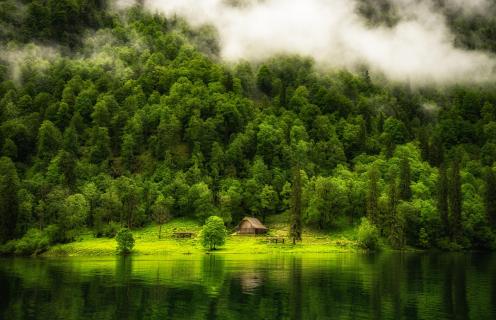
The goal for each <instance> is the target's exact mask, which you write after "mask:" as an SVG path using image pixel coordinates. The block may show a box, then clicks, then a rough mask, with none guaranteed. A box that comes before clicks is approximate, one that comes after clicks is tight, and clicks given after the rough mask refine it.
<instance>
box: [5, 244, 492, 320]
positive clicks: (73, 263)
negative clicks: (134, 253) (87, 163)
mask: <svg viewBox="0 0 496 320" xmlns="http://www.w3.org/2000/svg"><path fill="white" fill-rule="evenodd" d="M495 268H496V259H495V258H494V257H492V256H488V255H482V256H477V255H468V254H442V255H428V254H383V255H357V254H350V255H346V254H345V255H336V256H280V257H276V258H273V257H257V258H253V257H248V258H247V257H235V258H233V257H223V256H216V255H206V256H204V257H200V258H194V257H191V258H185V259H164V258H161V259H156V258H154V259H148V260H147V259H141V258H140V259H136V258H132V257H126V258H118V259H116V260H115V259H114V260H103V261H102V260H95V261H91V260H90V261H82V260H77V259H73V260H63V261H42V260H3V261H1V263H0V285H1V286H0V319H13V320H15V319H250V320H251V319H255V318H258V319H353V318H361V317H362V318H371V319H381V318H405V319H418V318H433V319H434V318H435V319H443V318H444V319H468V318H472V319H483V318H494V307H493V306H494V305H495V303H496V289H495V287H496V286H495V285H494V284H495V281H496V273H495V271H496V269H495ZM20 288H22V289H20ZM491 312H492V313H491Z"/></svg>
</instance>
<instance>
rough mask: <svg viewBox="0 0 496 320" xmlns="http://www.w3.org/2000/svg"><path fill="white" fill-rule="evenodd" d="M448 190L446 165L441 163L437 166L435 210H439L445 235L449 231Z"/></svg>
mask: <svg viewBox="0 0 496 320" xmlns="http://www.w3.org/2000/svg"><path fill="white" fill-rule="evenodd" d="M448 190H449V185H448V173H447V171H446V165H445V164H444V163H443V164H441V166H440V167H439V178H438V182H437V211H438V212H439V216H440V218H441V223H442V228H443V231H444V234H445V235H449V232H450V223H449V206H448V193H449V191H448Z"/></svg>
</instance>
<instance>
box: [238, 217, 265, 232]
mask: <svg viewBox="0 0 496 320" xmlns="http://www.w3.org/2000/svg"><path fill="white" fill-rule="evenodd" d="M237 230H238V234H263V233H267V231H268V230H269V229H267V227H266V226H264V225H263V224H262V223H261V222H260V220H258V219H257V218H251V217H245V218H243V220H241V222H240V223H239V225H238V227H237Z"/></svg>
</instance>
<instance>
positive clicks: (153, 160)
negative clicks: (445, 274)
mask: <svg viewBox="0 0 496 320" xmlns="http://www.w3.org/2000/svg"><path fill="white" fill-rule="evenodd" d="M361 2H364V6H363V7H361V10H362V11H363V15H364V16H366V17H367V18H368V19H369V21H370V23H371V24H382V23H386V24H389V23H394V12H390V10H387V9H384V8H387V1H380V3H384V7H381V5H380V4H379V2H374V3H376V4H374V5H367V2H365V1H361ZM369 3H371V2H369ZM439 5H440V6H442V1H440V4H439ZM110 7H111V6H110V4H109V3H107V1H104V0H33V1H27V0H26V1H12V0H8V1H2V2H1V3H0V44H1V50H2V55H1V56H0V81H1V83H0V150H1V151H0V153H1V159H0V243H5V245H4V246H3V247H2V251H3V252H10V251H12V250H13V248H14V247H15V246H16V241H21V240H22V239H24V240H25V241H27V240H26V239H32V238H35V239H39V238H43V239H46V241H48V242H50V243H60V242H62V243H63V242H70V241H73V240H75V239H77V237H78V235H79V234H80V233H81V232H82V231H83V230H91V231H92V232H93V233H94V235H95V236H97V237H102V236H113V235H115V232H116V231H117V230H118V229H120V228H121V227H122V226H126V227H128V228H131V229H133V228H139V227H141V226H144V225H147V224H150V223H154V222H158V223H162V222H163V221H165V220H168V219H171V218H175V217H191V218H194V219H198V221H200V222H203V221H205V220H206V218H208V217H209V216H211V215H218V216H220V217H222V218H223V220H224V222H225V224H226V225H227V226H228V227H233V226H235V225H236V224H237V223H238V222H239V221H240V220H241V219H242V218H243V217H244V216H247V215H249V216H255V217H258V218H260V219H261V220H265V218H266V217H268V216H271V215H276V214H283V213H288V217H290V216H294V215H295V214H296V215H299V217H301V223H302V224H303V225H304V226H307V227H310V228H316V229H320V230H328V231H329V232H333V229H335V228H337V227H340V226H343V225H348V226H352V225H358V224H359V223H360V219H361V218H362V217H367V218H368V220H369V221H370V222H371V223H372V224H374V225H375V226H376V227H377V228H378V230H379V232H380V234H381V236H383V238H384V239H385V241H387V242H388V243H390V244H391V246H392V247H395V248H402V247H404V246H406V245H408V246H414V247H420V248H441V249H459V248H467V249H468V248H486V249H490V248H494V246H495V232H496V172H495V170H496V167H495V166H494V161H495V160H496V84H495V83H486V84H482V85H453V86H449V87H441V86H429V85H427V86H415V87H413V86H410V85H408V84H404V83H391V82H388V81H386V80H384V79H382V78H381V77H375V76H374V75H372V74H369V72H368V71H367V69H366V68H361V69H360V70H356V71H353V72H351V71H338V70H334V71H332V70H331V71H322V70H320V68H318V67H317V66H316V65H315V63H314V62H313V61H312V59H310V58H307V57H301V56H293V55H281V56H277V57H274V58H272V59H269V60H267V61H263V62H261V63H252V62H246V61H242V62H238V63H236V64H231V63H225V62H223V61H222V60H221V59H220V58H219V55H218V54H219V46H220V45H219V40H218V37H217V34H216V31H215V30H214V29H212V28H209V27H201V28H193V27H191V26H189V25H188V24H187V23H186V21H185V20H182V19H181V18H179V17H165V16H163V15H158V14H152V13H150V12H148V11H147V10H144V9H143V8H141V7H140V6H139V5H138V6H135V7H132V8H129V9H126V10H120V11H118V10H112V9H111V8H110ZM494 16H495V15H493V17H492V18H484V17H481V16H465V15H460V14H457V12H452V11H450V12H448V18H449V24H450V26H452V28H453V30H456V32H455V35H456V39H455V40H456V43H457V45H458V46H460V47H463V48H468V49H472V48H478V49H484V50H491V51H493V52H496V45H495V44H496V20H495V18H494ZM288 223H290V221H288ZM299 223H300V219H299V218H293V221H292V222H291V224H292V225H294V224H296V225H298V224H299ZM298 236H299V235H298ZM303 237H304V235H303ZM21 238H22V239H21ZM15 239H21V240H15ZM12 240H14V241H12Z"/></svg>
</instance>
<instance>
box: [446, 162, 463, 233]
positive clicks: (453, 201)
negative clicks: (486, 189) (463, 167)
mask: <svg viewBox="0 0 496 320" xmlns="http://www.w3.org/2000/svg"><path fill="white" fill-rule="evenodd" d="M449 209H450V216H451V232H450V235H451V240H452V241H456V240H458V239H459V238H460V236H461V231H462V221H461V220H462V181H461V176H460V162H459V160H458V159H457V160H455V161H453V165H452V168H451V177H450V190H449Z"/></svg>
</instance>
